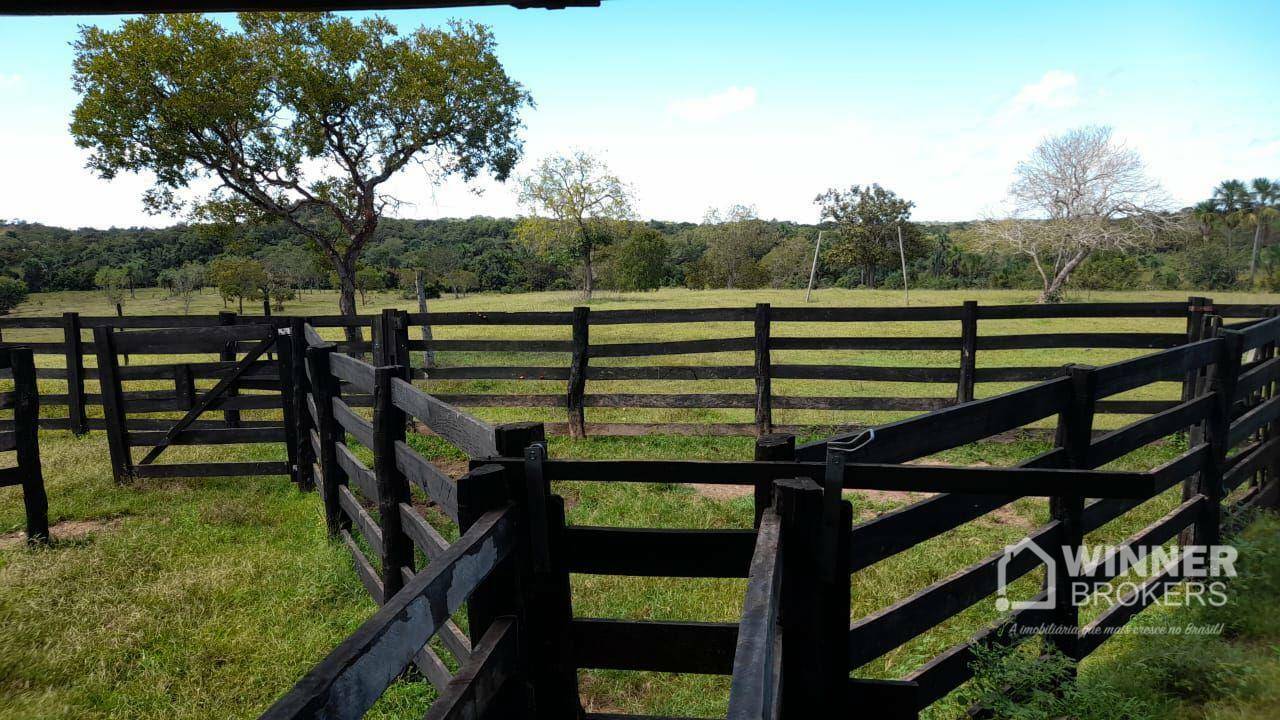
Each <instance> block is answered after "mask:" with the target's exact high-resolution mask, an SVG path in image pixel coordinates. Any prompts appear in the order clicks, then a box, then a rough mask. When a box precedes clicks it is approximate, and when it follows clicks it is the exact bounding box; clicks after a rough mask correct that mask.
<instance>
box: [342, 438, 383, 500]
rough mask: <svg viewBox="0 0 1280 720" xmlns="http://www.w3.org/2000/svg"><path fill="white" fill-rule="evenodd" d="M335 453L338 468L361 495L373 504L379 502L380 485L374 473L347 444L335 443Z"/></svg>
mask: <svg viewBox="0 0 1280 720" xmlns="http://www.w3.org/2000/svg"><path fill="white" fill-rule="evenodd" d="M333 452H334V458H335V459H336V460H337V461H338V467H340V468H342V472H344V473H346V475H347V479H348V480H350V481H352V482H354V483H355V484H356V487H357V488H358V489H359V490H360V494H362V495H364V496H365V497H367V498H369V499H370V500H372V501H373V502H378V500H379V497H378V483H377V480H376V479H375V478H374V476H373V471H372V470H370V469H369V467H368V466H367V465H365V464H364V463H363V462H361V461H360V458H358V457H356V454H355V453H354V452H352V451H351V448H349V447H347V445H346V443H341V442H339V443H334V445H333Z"/></svg>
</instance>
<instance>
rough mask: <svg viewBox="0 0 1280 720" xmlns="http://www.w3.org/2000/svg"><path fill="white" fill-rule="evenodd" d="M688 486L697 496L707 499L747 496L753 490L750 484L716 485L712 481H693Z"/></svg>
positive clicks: (729, 498)
mask: <svg viewBox="0 0 1280 720" xmlns="http://www.w3.org/2000/svg"><path fill="white" fill-rule="evenodd" d="M689 487H691V488H693V491H694V492H695V493H697V494H698V495H699V496H701V497H704V498H707V499H708V500H733V499H734V498H740V497H747V496H750V495H751V494H752V493H754V492H755V488H754V487H753V486H751V485H716V484H713V483H693V484H692V485H690V486H689Z"/></svg>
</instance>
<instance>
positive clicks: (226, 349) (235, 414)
mask: <svg viewBox="0 0 1280 720" xmlns="http://www.w3.org/2000/svg"><path fill="white" fill-rule="evenodd" d="M235 324H236V314H235V313H233V312H228V311H225V310H224V311H222V312H220V313H218V325H235ZM218 359H219V360H222V361H224V362H228V361H229V362H235V361H236V343H235V341H234V340H232V341H230V342H228V343H227V344H226V345H224V346H223V347H222V352H221V353H219V355H218ZM239 394H240V391H239V390H238V389H236V388H235V387H230V388H227V391H226V392H225V393H223V396H224V397H234V396H236V395H239ZM222 420H223V422H224V423H225V424H226V426H227V427H229V428H237V427H240V411H239V410H223V411H222Z"/></svg>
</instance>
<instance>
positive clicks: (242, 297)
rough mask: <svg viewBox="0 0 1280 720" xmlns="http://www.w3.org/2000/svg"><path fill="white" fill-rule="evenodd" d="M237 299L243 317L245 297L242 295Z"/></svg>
mask: <svg viewBox="0 0 1280 720" xmlns="http://www.w3.org/2000/svg"><path fill="white" fill-rule="evenodd" d="M237 299H238V300H239V301H240V314H241V315H243V314H244V296H243V295H241V296H239V297H238V298H237Z"/></svg>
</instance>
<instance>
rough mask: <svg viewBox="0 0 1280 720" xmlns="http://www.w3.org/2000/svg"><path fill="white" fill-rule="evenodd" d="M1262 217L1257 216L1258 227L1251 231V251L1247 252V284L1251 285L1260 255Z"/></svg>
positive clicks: (1256, 271) (1255, 274) (1255, 275)
mask: <svg viewBox="0 0 1280 720" xmlns="http://www.w3.org/2000/svg"><path fill="white" fill-rule="evenodd" d="M1263 227H1264V224H1263V222H1262V218H1261V217H1259V218H1258V227H1257V228H1255V229H1254V231H1253V252H1251V253H1250V254H1249V284H1250V285H1253V281H1254V278H1255V277H1257V273H1258V259H1259V257H1260V256H1261V255H1262V228H1263Z"/></svg>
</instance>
